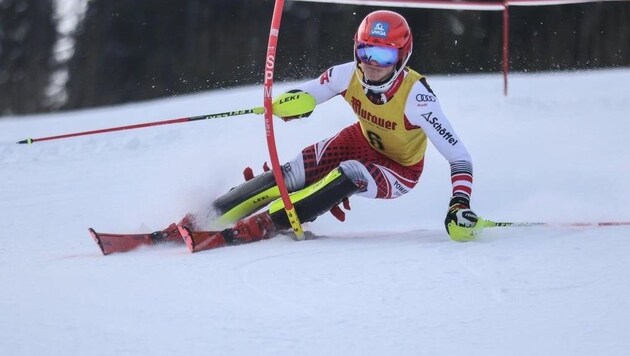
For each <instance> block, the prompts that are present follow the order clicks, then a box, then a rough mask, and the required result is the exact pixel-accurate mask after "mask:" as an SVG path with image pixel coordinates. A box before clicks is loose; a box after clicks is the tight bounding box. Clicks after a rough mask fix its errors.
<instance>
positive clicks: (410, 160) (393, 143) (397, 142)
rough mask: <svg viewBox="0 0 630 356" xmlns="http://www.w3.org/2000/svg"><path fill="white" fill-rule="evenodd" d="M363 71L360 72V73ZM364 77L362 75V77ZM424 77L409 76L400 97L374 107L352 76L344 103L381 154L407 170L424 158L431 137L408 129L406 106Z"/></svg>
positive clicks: (357, 80)
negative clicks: (413, 89) (428, 137)
mask: <svg viewBox="0 0 630 356" xmlns="http://www.w3.org/2000/svg"><path fill="white" fill-rule="evenodd" d="M356 70H359V69H356ZM359 75H361V74H359ZM420 78H422V75H421V74H420V73H418V72H416V71H414V70H411V69H409V73H408V74H407V76H406V77H405V79H404V80H403V82H402V84H401V85H400V87H399V88H398V91H397V92H396V94H395V95H394V96H393V97H392V98H391V100H390V101H388V102H387V103H385V104H381V105H377V104H374V103H373V102H372V101H371V100H370V99H368V97H367V96H366V95H365V92H364V91H363V86H362V85H361V83H359V79H358V78H357V76H356V75H353V76H352V79H351V80H350V85H349V86H348V90H346V94H345V95H344V99H345V100H346V101H347V102H348V104H350V106H351V107H352V110H353V111H354V113H355V114H356V115H357V118H358V119H359V124H360V125H361V131H362V132H363V136H365V138H366V139H367V141H368V142H369V143H370V146H372V147H373V148H374V149H376V150H377V151H379V152H381V153H382V154H383V155H385V156H387V157H389V158H391V159H392V160H394V161H396V162H398V163H400V164H402V165H403V166H412V165H415V164H416V163H418V162H420V161H421V160H422V159H423V158H424V153H425V151H426V149H427V136H426V134H425V133H424V131H423V130H422V129H421V128H419V127H414V128H411V129H408V128H406V127H405V104H406V103H407V97H408V96H409V92H410V91H411V87H412V86H413V85H414V84H415V83H416V82H417V81H418V80H420Z"/></svg>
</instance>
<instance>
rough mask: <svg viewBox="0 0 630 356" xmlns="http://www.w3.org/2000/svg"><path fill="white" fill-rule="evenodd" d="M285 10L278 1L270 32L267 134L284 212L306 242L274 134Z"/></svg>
mask: <svg viewBox="0 0 630 356" xmlns="http://www.w3.org/2000/svg"><path fill="white" fill-rule="evenodd" d="M283 8H284V0H276V2H275V5H274V8H273V15H272V18H271V28H270V30H269V42H268V45H267V56H266V57H265V82H264V107H265V131H266V134H267V148H268V149H269V159H270V160H271V166H272V171H273V175H274V178H275V179H276V184H277V185H278V189H279V190H280V195H281V197H282V203H283V204H284V210H285V212H286V213H287V217H288V218H289V223H290V224H291V228H292V229H293V232H294V233H295V239H296V240H304V230H303V229H302V224H301V223H300V219H299V217H298V215H297V212H296V211H295V207H294V206H293V203H292V202H291V198H290V197H289V192H288V191H287V187H286V184H285V183H284V177H283V175H282V169H281V167H280V161H279V160H278V150H277V148H276V139H275V135H274V132H273V106H272V97H271V96H272V87H273V71H274V67H275V63H276V50H277V46H278V34H279V32H280V20H281V18H282V9H283Z"/></svg>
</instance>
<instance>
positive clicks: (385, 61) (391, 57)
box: [357, 44, 398, 67]
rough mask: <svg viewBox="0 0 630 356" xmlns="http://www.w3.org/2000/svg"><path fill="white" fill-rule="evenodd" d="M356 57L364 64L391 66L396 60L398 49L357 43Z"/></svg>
mask: <svg viewBox="0 0 630 356" xmlns="http://www.w3.org/2000/svg"><path fill="white" fill-rule="evenodd" d="M357 58H358V59H359V60H360V61H361V62H363V63H365V64H371V65H375V66H379V67H391V66H393V65H394V64H396V62H398V49H396V48H393V47H382V46H372V45H368V44H359V45H358V46H357Z"/></svg>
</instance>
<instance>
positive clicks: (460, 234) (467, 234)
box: [448, 217, 630, 242]
mask: <svg viewBox="0 0 630 356" xmlns="http://www.w3.org/2000/svg"><path fill="white" fill-rule="evenodd" d="M531 226H546V227H553V226H560V227H602V226H630V221H602V222H572V223H549V222H511V221H510V222H497V221H492V220H486V219H483V218H481V217H479V219H478V220H477V223H476V224H475V226H473V227H464V226H459V225H456V224H454V223H449V225H448V234H449V236H450V237H451V239H453V240H455V241H459V242H465V241H471V240H472V239H474V238H475V236H477V235H478V234H479V233H480V232H481V231H482V230H483V229H485V228H491V227H531Z"/></svg>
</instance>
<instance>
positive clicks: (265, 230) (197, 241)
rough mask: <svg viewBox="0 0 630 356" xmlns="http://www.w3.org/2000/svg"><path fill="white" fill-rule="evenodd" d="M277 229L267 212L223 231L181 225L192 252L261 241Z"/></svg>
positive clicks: (180, 227) (180, 229) (183, 235)
mask: <svg viewBox="0 0 630 356" xmlns="http://www.w3.org/2000/svg"><path fill="white" fill-rule="evenodd" d="M275 231H276V229H275V226H274V224H273V221H272V220H271V217H270V216H269V214H268V213H267V212H264V213H260V214H258V215H254V216H250V217H248V218H245V219H243V220H240V221H238V222H237V223H236V225H234V227H231V228H227V229H225V230H223V231H191V230H190V228H188V227H186V226H183V225H180V226H179V233H180V234H181V235H182V238H183V239H184V241H185V242H186V245H187V246H188V250H189V251H190V252H198V251H203V250H209V249H212V248H217V247H222V246H225V245H240V244H243V243H248V242H254V241H260V240H262V239H268V238H270V237H272V236H273V234H274V232H275Z"/></svg>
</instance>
